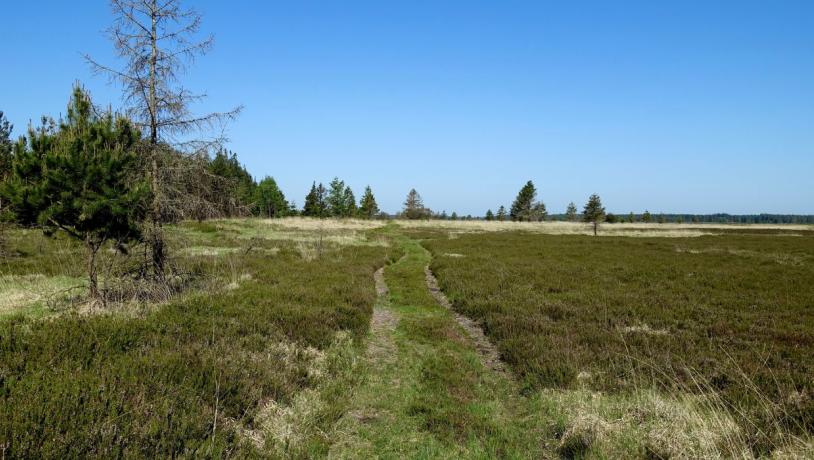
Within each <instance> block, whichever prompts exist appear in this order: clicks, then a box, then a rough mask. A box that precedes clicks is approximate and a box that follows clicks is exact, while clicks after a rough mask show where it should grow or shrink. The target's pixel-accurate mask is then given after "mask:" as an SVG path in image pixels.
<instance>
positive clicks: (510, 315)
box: [424, 233, 814, 453]
mask: <svg viewBox="0 0 814 460" xmlns="http://www.w3.org/2000/svg"><path fill="white" fill-rule="evenodd" d="M424 236H427V237H430V238H431V239H428V240H427V241H426V243H425V245H426V246H427V247H428V248H429V249H430V250H431V251H432V252H433V254H434V255H435V256H436V257H435V258H434V261H433V264H432V268H433V270H434V271H435V272H436V273H437V275H438V277H439V279H440V283H441V286H442V289H443V290H444V291H445V292H446V293H447V294H448V295H449V297H450V298H451V300H452V302H453V304H454V306H455V308H456V309H458V310H459V311H460V312H462V313H464V314H466V315H467V316H470V317H472V318H474V319H476V320H478V321H480V322H481V323H482V324H483V327H484V329H485V330H486V332H487V334H488V336H489V337H491V338H492V340H494V341H495V342H496V344H497V345H498V347H499V349H500V352H501V355H502V356H503V358H504V359H505V360H506V361H507V362H508V363H509V364H510V365H511V367H512V368H513V370H514V371H515V372H516V374H517V375H518V376H519V378H520V380H521V382H522V383H523V385H524V387H525V389H526V391H527V392H532V391H534V390H538V389H541V388H566V389H567V388H578V387H579V386H580V384H581V383H586V384H587V385H588V386H589V388H592V389H595V390H601V391H609V392H632V391H637V390H641V389H642V388H648V387H651V386H655V387H656V388H660V389H662V390H663V391H664V392H667V393H670V392H679V393H681V392H688V391H689V392H694V393H714V394H715V395H716V396H719V397H720V401H719V402H720V405H722V406H723V407H724V408H726V409H728V410H729V411H730V412H731V413H733V414H735V415H736V417H735V418H736V420H737V421H738V423H739V424H740V426H741V429H742V430H744V432H746V438H747V442H748V444H749V445H750V446H751V447H752V448H753V449H754V450H755V451H756V452H758V453H760V452H767V451H769V450H770V449H771V448H772V447H773V446H774V445H775V444H777V443H779V442H780V441H781V440H782V438H784V437H785V436H787V435H789V434H791V435H797V434H799V435H810V434H811V433H814V401H813V400H812V395H814V386H812V385H814V381H812V380H811V375H814V353H812V350H814V308H813V307H812V303H811V302H812V299H814V284H813V283H811V280H812V279H814V235H813V234H811V233H805V234H804V236H784V235H777V234H771V233H767V234H760V235H757V234H749V235H741V234H737V233H729V234H726V235H720V236H703V237H698V238H619V237H601V238H592V237H585V236H556V235H531V234H523V233H506V234H472V235H461V236H459V237H458V238H455V239H449V238H446V237H445V236H446V235H444V237H437V235H436V237H435V238H433V235H427V234H425V235H424ZM445 254H460V255H462V256H463V257H449V256H445Z"/></svg>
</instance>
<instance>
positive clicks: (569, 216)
mask: <svg viewBox="0 0 814 460" xmlns="http://www.w3.org/2000/svg"><path fill="white" fill-rule="evenodd" d="M565 219H566V220H568V221H569V222H575V221H576V220H577V205H575V204H574V202H573V201H572V202H570V203H568V208H567V209H566V210H565Z"/></svg>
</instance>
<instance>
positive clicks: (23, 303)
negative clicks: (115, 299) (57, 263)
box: [0, 274, 86, 315]
mask: <svg viewBox="0 0 814 460" xmlns="http://www.w3.org/2000/svg"><path fill="white" fill-rule="evenodd" d="M84 289H86V286H85V281H84V280H83V279H81V278H75V277H71V276H45V275H42V274H33V275H6V276H0V315H5V314H10V313H13V312H16V311H19V310H20V309H24V308H32V307H34V306H37V305H39V306H41V307H44V306H45V304H46V303H47V302H48V301H49V300H59V298H63V297H69V296H71V295H72V294H74V295H75V294H78V293H81V292H82V291H84Z"/></svg>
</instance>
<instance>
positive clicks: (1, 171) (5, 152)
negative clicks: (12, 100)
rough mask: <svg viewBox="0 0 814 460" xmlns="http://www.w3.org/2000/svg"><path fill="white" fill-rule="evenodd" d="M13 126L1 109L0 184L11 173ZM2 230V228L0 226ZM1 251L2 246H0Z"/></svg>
mask: <svg viewBox="0 0 814 460" xmlns="http://www.w3.org/2000/svg"><path fill="white" fill-rule="evenodd" d="M13 128H14V126H13V125H12V124H11V123H9V121H8V120H7V119H6V116H5V115H4V114H3V111H2V110H0V184H2V183H3V182H4V181H5V180H6V178H7V177H8V176H9V174H11V160H12V150H13V143H12V142H11V131H12V129H13ZM3 211H4V208H3V198H2V197H0V226H2V225H3V222H2V220H3ZM0 231H2V228H0ZM0 244H1V243H0ZM0 252H2V248H0Z"/></svg>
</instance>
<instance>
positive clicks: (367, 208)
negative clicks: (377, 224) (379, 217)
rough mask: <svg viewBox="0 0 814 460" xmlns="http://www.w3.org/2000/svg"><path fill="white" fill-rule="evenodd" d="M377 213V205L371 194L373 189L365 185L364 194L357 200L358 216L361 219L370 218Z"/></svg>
mask: <svg viewBox="0 0 814 460" xmlns="http://www.w3.org/2000/svg"><path fill="white" fill-rule="evenodd" d="M378 213H379V205H378V204H377V203H376V198H375V197H374V196H373V190H371V188H370V186H369V185H368V186H367V187H365V194H364V195H362V200H361V201H360V202H359V216H360V217H361V218H363V219H372V218H374V217H376V214H378Z"/></svg>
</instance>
